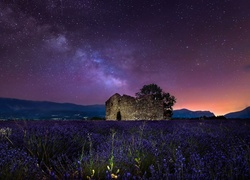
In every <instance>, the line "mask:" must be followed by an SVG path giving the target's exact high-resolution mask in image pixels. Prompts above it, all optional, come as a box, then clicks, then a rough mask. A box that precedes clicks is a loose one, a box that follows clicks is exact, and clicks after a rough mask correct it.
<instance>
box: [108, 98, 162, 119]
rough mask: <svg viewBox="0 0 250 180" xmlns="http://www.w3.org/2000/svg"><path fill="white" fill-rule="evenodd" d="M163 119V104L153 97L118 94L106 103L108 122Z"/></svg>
mask: <svg viewBox="0 0 250 180" xmlns="http://www.w3.org/2000/svg"><path fill="white" fill-rule="evenodd" d="M162 119H164V117H163V102H162V101H161V100H156V99H154V98H153V96H151V95H148V96H144V97H143V98H134V97H131V96H128V95H123V96H121V95H119V94H118V93H116V94H114V95H113V96H111V97H110V98H109V99H108V100H107V101H106V120H162Z"/></svg>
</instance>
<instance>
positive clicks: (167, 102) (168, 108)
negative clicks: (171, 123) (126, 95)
mask: <svg viewBox="0 0 250 180" xmlns="http://www.w3.org/2000/svg"><path fill="white" fill-rule="evenodd" d="M135 95H136V97H137V98H141V97H143V96H145V95H153V96H154V98H155V99H158V100H162V101H163V107H164V116H165V117H166V118H168V117H171V116H172V111H173V106H174V104H175V103H176V98H175V97H174V96H172V95H170V94H169V93H165V92H164V91H162V89H161V88H160V87H159V86H158V85H156V84H149V85H144V86H143V87H142V89H140V92H137V93H136V94H135Z"/></svg>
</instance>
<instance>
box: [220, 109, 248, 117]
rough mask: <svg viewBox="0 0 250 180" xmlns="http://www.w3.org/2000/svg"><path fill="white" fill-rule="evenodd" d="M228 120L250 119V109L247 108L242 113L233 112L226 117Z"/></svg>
mask: <svg viewBox="0 0 250 180" xmlns="http://www.w3.org/2000/svg"><path fill="white" fill-rule="evenodd" d="M225 117H226V118H240V119H250V107H247V108H245V109H243V110H241V111H237V112H231V113H228V114H226V115H225Z"/></svg>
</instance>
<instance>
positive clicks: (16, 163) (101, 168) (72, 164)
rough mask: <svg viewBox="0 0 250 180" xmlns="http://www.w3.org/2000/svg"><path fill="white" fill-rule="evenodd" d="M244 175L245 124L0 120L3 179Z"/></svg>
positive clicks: (249, 137)
mask: <svg viewBox="0 0 250 180" xmlns="http://www.w3.org/2000/svg"><path fill="white" fill-rule="evenodd" d="M249 178H250V121H249V120H172V121H132V122H129V121H124V122H121V121H120V122H112V121H2V122H0V179H4V180H6V179H124V180H127V179H249Z"/></svg>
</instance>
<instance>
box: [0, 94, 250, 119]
mask: <svg viewBox="0 0 250 180" xmlns="http://www.w3.org/2000/svg"><path fill="white" fill-rule="evenodd" d="M93 117H95V118H105V105H76V104H71V103H55V102H47V101H29V100H20V99H11V98H0V119H91V118H93ZM201 117H207V118H209V117H215V115H214V114H213V113H212V112H210V111H190V110H188V109H179V110H174V112H173V118H175V119H181V118H186V119H193V118H201ZM225 117H226V118H242V119H245V118H249V119H250V107H248V108H246V109H244V110H242V111H238V112H232V113H228V114H226V115H225Z"/></svg>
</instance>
